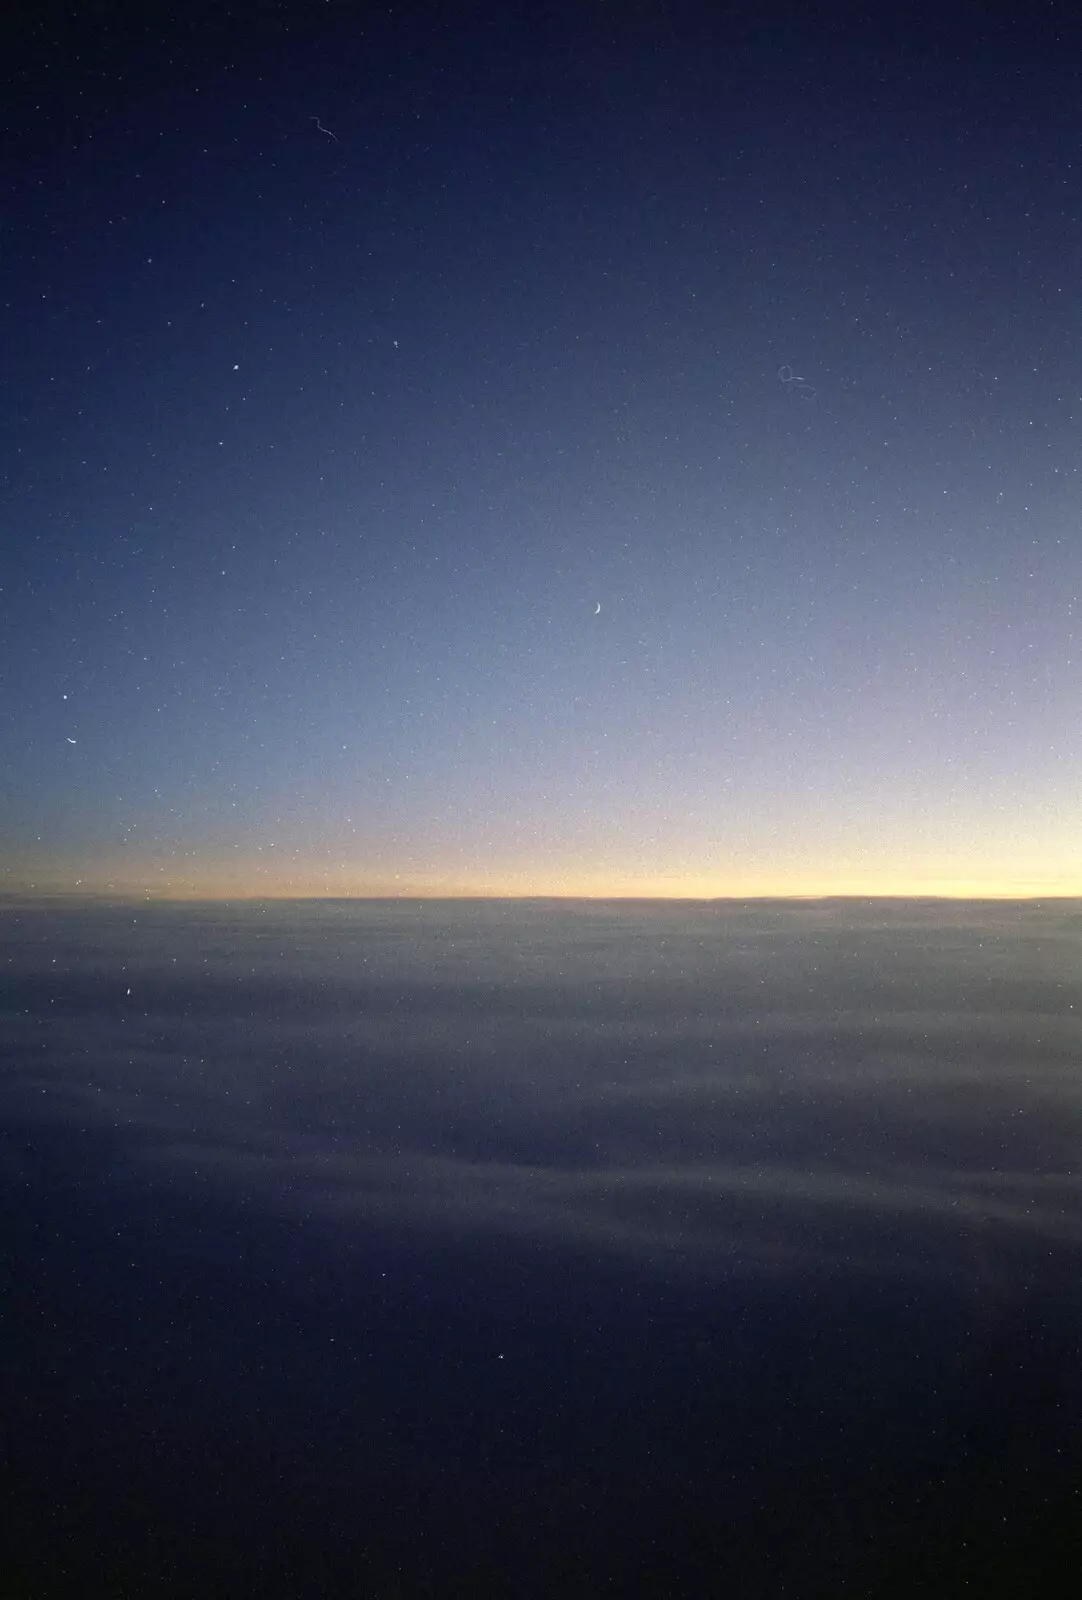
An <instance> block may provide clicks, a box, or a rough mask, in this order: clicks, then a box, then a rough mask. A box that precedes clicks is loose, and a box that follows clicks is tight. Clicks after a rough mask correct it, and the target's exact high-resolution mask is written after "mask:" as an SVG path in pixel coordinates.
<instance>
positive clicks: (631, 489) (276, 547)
mask: <svg viewBox="0 0 1082 1600" xmlns="http://www.w3.org/2000/svg"><path fill="white" fill-rule="evenodd" d="M3 30H4V34H3V44H4V48H3V51H2V52H0V54H2V58H3V60H4V63H5V65H4V67H3V69H2V73H3V77H4V79H5V83H4V94H3V96H2V100H3V105H4V111H3V114H2V126H3V156H2V164H3V172H2V178H3V203H2V211H3V234H4V237H3V249H2V261H0V290H2V293H0V309H2V314H3V319H4V331H3V346H4V350H5V357H4V366H5V376H4V382H3V386H2V391H0V394H2V399H0V404H2V409H3V417H2V423H3V434H2V438H3V444H2V448H0V466H2V496H3V498H2V512H0V773H2V778H0V892H7V893H18V894H55V893H77V894H92V895H97V894H118V895H127V894H136V895H149V896H164V897H190V896H196V897H198V896H225V897H233V896H272V895H292V894H295V895H310V894H315V895H325V894H328V895H376V896H381V895H407V896H409V895H416V896H436V895H457V894H465V895H476V894H492V895H502V894H527V895H597V896H609V895H611V896H620V895H627V896H655V895H658V896H665V895H672V896H725V895H735V896H759V895H764V896H770V895H834V894H856V895H865V894H887V895H896V894H927V895H973V896H990V897H995V896H1004V897H1015V896H1038V897H1042V896H1050V895H1059V894H1062V895H1077V894H1082V826H1080V825H1079V823H1080V818H1079V801H1078V796H1079V794H1080V793H1082V756H1080V746H1079V740H1078V732H1077V730H1078V728H1079V727H1082V643H1080V639H1079V626H1080V592H1082V515H1080V513H1082V477H1080V472H1079V462H1080V444H1082V437H1080V424H1082V349H1080V344H1082V340H1080V333H1082V323H1080V319H1079V301H1078V284H1079V281H1080V277H1082V248H1080V245H1082V221H1080V219H1082V206H1080V185H1082V110H1080V107H1082V82H1080V78H1082V66H1080V63H1082V18H1079V16H1078V15H1077V13H1076V11H1075V8H1073V7H1069V6H1066V5H1063V6H1057V5H1044V6H1042V7H1040V8H1033V7H1031V8H1025V11H1024V15H1023V13H1022V8H1019V16H1018V18H1017V19H1016V20H1013V21H1010V20H1009V21H1004V20H1002V19H1000V18H999V17H998V16H997V15H996V13H995V9H994V8H990V7H986V6H982V7H968V6H950V5H947V6H943V5H930V4H929V5H927V6H920V5H917V6H910V7H906V6H903V7H892V8H880V7H868V8H863V7H855V6H854V7H851V8H850V7H847V6H844V5H839V6H836V7H830V8H827V10H826V11H822V10H821V9H820V8H813V7H810V6H809V7H799V6H792V7H785V6H771V5H769V4H766V5H760V4H755V5H746V6H744V5H733V6H729V7H723V6H717V5H709V6H708V5H696V4H693V3H690V0H689V3H678V0H677V3H673V4H648V3H641V4H629V5H627V6H615V5H598V4H587V3H579V4H574V5H572V4H566V5H565V4H562V3H560V0H554V3H553V4H550V5H545V6H541V7H532V6H531V7H521V8H516V7H504V6H495V5H492V6H475V7H471V6H468V5H467V6H462V7H458V6H454V7H447V6H427V5H421V4H418V5H407V6H402V7H394V6H392V7H385V8H382V9H381V10H380V11H379V12H378V13H377V11H376V8H374V7H373V8H369V7H357V6H354V5H345V4H342V5H339V4H334V3H330V4H324V5H318V6H315V5H293V4H289V3H284V4H281V5H278V6H270V5H247V6H230V5H213V6H212V5H206V4H199V3H196V4H193V5H185V6H183V7H175V8H172V9H170V8H167V7H164V6H163V7H157V6H156V7H153V8H148V7H145V6H140V5H126V4H115V5H111V6H101V7H93V8H91V7H85V8H75V10H74V14H73V13H72V12H71V11H69V9H68V8H66V7H60V6H51V5H50V4H48V3H44V4H40V5H35V6H34V7H33V8H28V9H26V10H24V11H17V12H16V14H15V17H14V20H9V21H7V22H6V23H4V24H3Z"/></svg>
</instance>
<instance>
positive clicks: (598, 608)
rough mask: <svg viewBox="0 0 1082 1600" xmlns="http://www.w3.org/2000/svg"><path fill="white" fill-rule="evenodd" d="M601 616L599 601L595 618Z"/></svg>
mask: <svg viewBox="0 0 1082 1600" xmlns="http://www.w3.org/2000/svg"><path fill="white" fill-rule="evenodd" d="M600 615H601V601H600V600H599V601H598V602H597V609H596V610H595V611H594V616H595V617H599V616H600Z"/></svg>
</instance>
